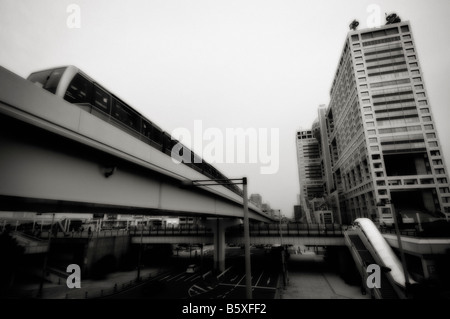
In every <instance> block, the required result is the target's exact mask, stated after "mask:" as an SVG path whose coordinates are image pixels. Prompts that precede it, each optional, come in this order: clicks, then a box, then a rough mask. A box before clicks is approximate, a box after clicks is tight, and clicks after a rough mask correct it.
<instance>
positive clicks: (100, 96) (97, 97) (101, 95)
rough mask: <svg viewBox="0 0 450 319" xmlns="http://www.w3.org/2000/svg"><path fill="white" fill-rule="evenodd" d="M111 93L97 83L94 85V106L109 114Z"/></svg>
mask: <svg viewBox="0 0 450 319" xmlns="http://www.w3.org/2000/svg"><path fill="white" fill-rule="evenodd" d="M110 105H111V95H110V94H108V92H106V91H105V90H103V89H101V88H100V87H98V86H97V85H95V86H94V107H95V108H97V109H99V110H101V111H103V112H105V113H107V114H109V111H110V108H111V106H110Z"/></svg>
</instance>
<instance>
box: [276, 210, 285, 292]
mask: <svg viewBox="0 0 450 319" xmlns="http://www.w3.org/2000/svg"><path fill="white" fill-rule="evenodd" d="M278 216H279V223H278V225H279V228H280V245H281V267H282V272H283V285H284V288H285V289H286V284H287V278H286V260H285V253H286V252H285V250H284V248H285V247H284V246H283V234H282V231H283V230H282V229H281V209H279V210H278Z"/></svg>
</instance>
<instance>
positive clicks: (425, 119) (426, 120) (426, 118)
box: [422, 116, 431, 122]
mask: <svg viewBox="0 0 450 319" xmlns="http://www.w3.org/2000/svg"><path fill="white" fill-rule="evenodd" d="M422 119H423V121H424V122H431V116H424V117H422Z"/></svg>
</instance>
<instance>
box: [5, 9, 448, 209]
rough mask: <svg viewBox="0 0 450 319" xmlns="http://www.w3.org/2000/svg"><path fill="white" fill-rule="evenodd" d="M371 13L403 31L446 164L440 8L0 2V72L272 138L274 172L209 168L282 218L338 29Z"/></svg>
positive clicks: (175, 123) (333, 60) (165, 125)
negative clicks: (85, 79) (402, 25)
mask: <svg viewBox="0 0 450 319" xmlns="http://www.w3.org/2000/svg"><path fill="white" fill-rule="evenodd" d="M71 4H74V5H75V6H71ZM371 4H375V5H377V6H378V8H379V9H380V14H381V22H382V23H383V24H384V22H385V19H384V16H385V13H392V12H396V13H397V14H398V15H399V16H400V18H401V19H402V20H403V21H406V20H408V21H410V22H411V26H412V32H413V37H414V39H415V44H416V48H417V52H418V57H419V59H420V65H421V68H422V71H423V77H424V80H425V86H426V89H427V90H428V95H429V100H430V104H431V105H432V106H431V107H432V112H433V115H434V118H435V120H436V127H437V129H438V134H439V136H440V139H441V142H442V145H443V151H444V156H445V159H446V164H447V167H450V165H449V159H450V145H449V144H450V143H449V140H448V137H449V136H450V125H449V123H448V120H449V119H450V110H449V101H450V62H449V57H450V36H449V35H448V32H449V30H450V19H449V14H450V1H448V0H428V1H424V0H421V1H418V0H415V1H411V0H408V1H406V0H396V1H392V0H391V1H363V0H352V1H350V0H340V1H338V0H327V1H325V0H322V1H320V0H319V1H317V0H315V1H303V0H285V1H283V0H273V1H272V0H270V1H268V0H226V1H222V0H220V1H219V0H191V1H188V0H159V1H156V0H149V1H137V0H132V1H123V0H121V1H112V0H104V1H99V0H89V1H73V0H71V1H54V0H52V1H44V0H28V1H24V0H22V1H21V0H0V45H1V47H0V65H2V66H3V67H6V68H7V69H9V70H11V71H13V72H15V73H17V74H18V75H20V76H22V77H27V76H28V75H29V74H30V73H31V72H33V71H36V70H40V69H46V68H50V67H54V66H61V65H68V64H71V65H75V66H77V67H79V68H81V69H82V70H83V71H84V72H86V73H87V74H89V75H90V76H91V77H92V78H94V79H96V80H97V81H98V82H99V83H101V84H103V85H104V86H105V87H106V88H108V89H109V90H110V91H112V92H114V93H115V94H116V95H118V96H119V97H121V98H122V99H123V100H125V101H126V102H127V103H128V104H130V105H131V106H133V107H134V108H135V109H137V110H138V111H139V112H141V113H142V114H144V115H145V116H146V117H148V118H149V119H151V120H153V121H154V122H155V123H156V124H158V125H159V126H160V127H161V128H162V129H163V130H165V131H168V132H172V131H173V130H174V129H177V128H184V129H187V130H189V131H190V132H192V135H194V126H195V125H194V123H200V122H195V121H201V125H202V132H205V131H206V130H207V129H212V130H216V131H217V130H219V131H220V132H223V135H224V136H225V131H226V129H237V128H243V129H246V130H248V131H252V130H253V131H266V132H267V133H268V137H267V138H266V139H265V140H266V141H267V140H268V138H269V137H270V136H271V134H274V132H275V130H278V132H279V144H278V145H279V152H278V154H275V155H276V156H277V159H276V160H275V158H273V156H275V155H274V154H271V157H272V161H273V163H272V164H275V163H274V161H278V162H279V169H278V170H277V171H276V173H273V174H263V173H262V172H261V167H263V166H267V165H266V164H263V163H262V162H261V161H260V158H258V162H257V163H246V164H242V163H237V160H235V161H234V162H229V163H215V164H214V166H216V167H217V168H218V169H219V170H221V171H222V172H223V173H224V174H225V175H226V176H228V177H234V178H240V177H242V176H247V177H248V179H249V194H251V193H259V194H261V195H262V196H263V201H264V202H268V203H269V204H270V205H271V206H272V208H275V209H281V210H282V213H283V214H284V215H286V216H288V217H291V216H292V212H293V205H295V204H296V202H297V195H298V194H299V192H300V185H299V180H298V169H297V158H296V145H295V134H296V131H297V130H298V129H300V128H304V129H306V128H310V126H311V124H312V122H313V121H314V119H315V118H316V117H317V107H318V106H319V105H320V104H327V103H328V102H329V98H330V97H329V90H330V87H331V83H332V80H333V76H334V74H335V71H336V68H337V62H338V60H339V58H340V54H341V51H342V48H343V45H344V40H345V36H346V34H347V32H348V30H349V27H348V26H349V24H350V22H351V21H352V20H353V19H357V20H358V21H359V23H360V25H359V29H362V28H365V27H367V23H368V19H369V21H374V20H373V19H374V15H373V14H374V13H376V11H374V10H373V7H369V5H371ZM371 8H372V10H370V11H368V9H371ZM78 10H79V11H78ZM78 13H79V14H78ZM78 17H79V19H78ZM0 89H1V88H0ZM258 136H259V137H260V141H261V142H259V146H261V143H264V139H263V138H262V136H261V135H258ZM273 136H275V135H273ZM224 142H225V143H226V142H227V141H226V138H225V137H224ZM203 144H204V145H205V144H207V142H206V141H204V142H203ZM225 146H226V144H225ZM271 149H272V151H276V147H272V148H271ZM194 150H196V151H197V152H200V150H198V149H195V148H194ZM225 150H226V149H225ZM269 150H270V149H269ZM274 153H275V152H274ZM247 162H248V161H247Z"/></svg>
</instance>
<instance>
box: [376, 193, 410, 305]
mask: <svg viewBox="0 0 450 319" xmlns="http://www.w3.org/2000/svg"><path fill="white" fill-rule="evenodd" d="M386 204H388V205H389V206H390V207H391V212H392V217H393V218H394V227H395V234H396V236H397V242H398V249H399V251H400V258H401V262H402V268H403V273H404V275H405V295H406V298H408V286H409V275H408V269H407V268H406V259H405V253H404V251H403V246H402V240H401V237H400V229H399V228H398V220H397V213H396V211H395V207H394V204H393V203H392V200H390V199H388V200H387V201H386ZM377 206H384V205H383V204H381V203H377ZM400 218H401V216H400Z"/></svg>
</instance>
